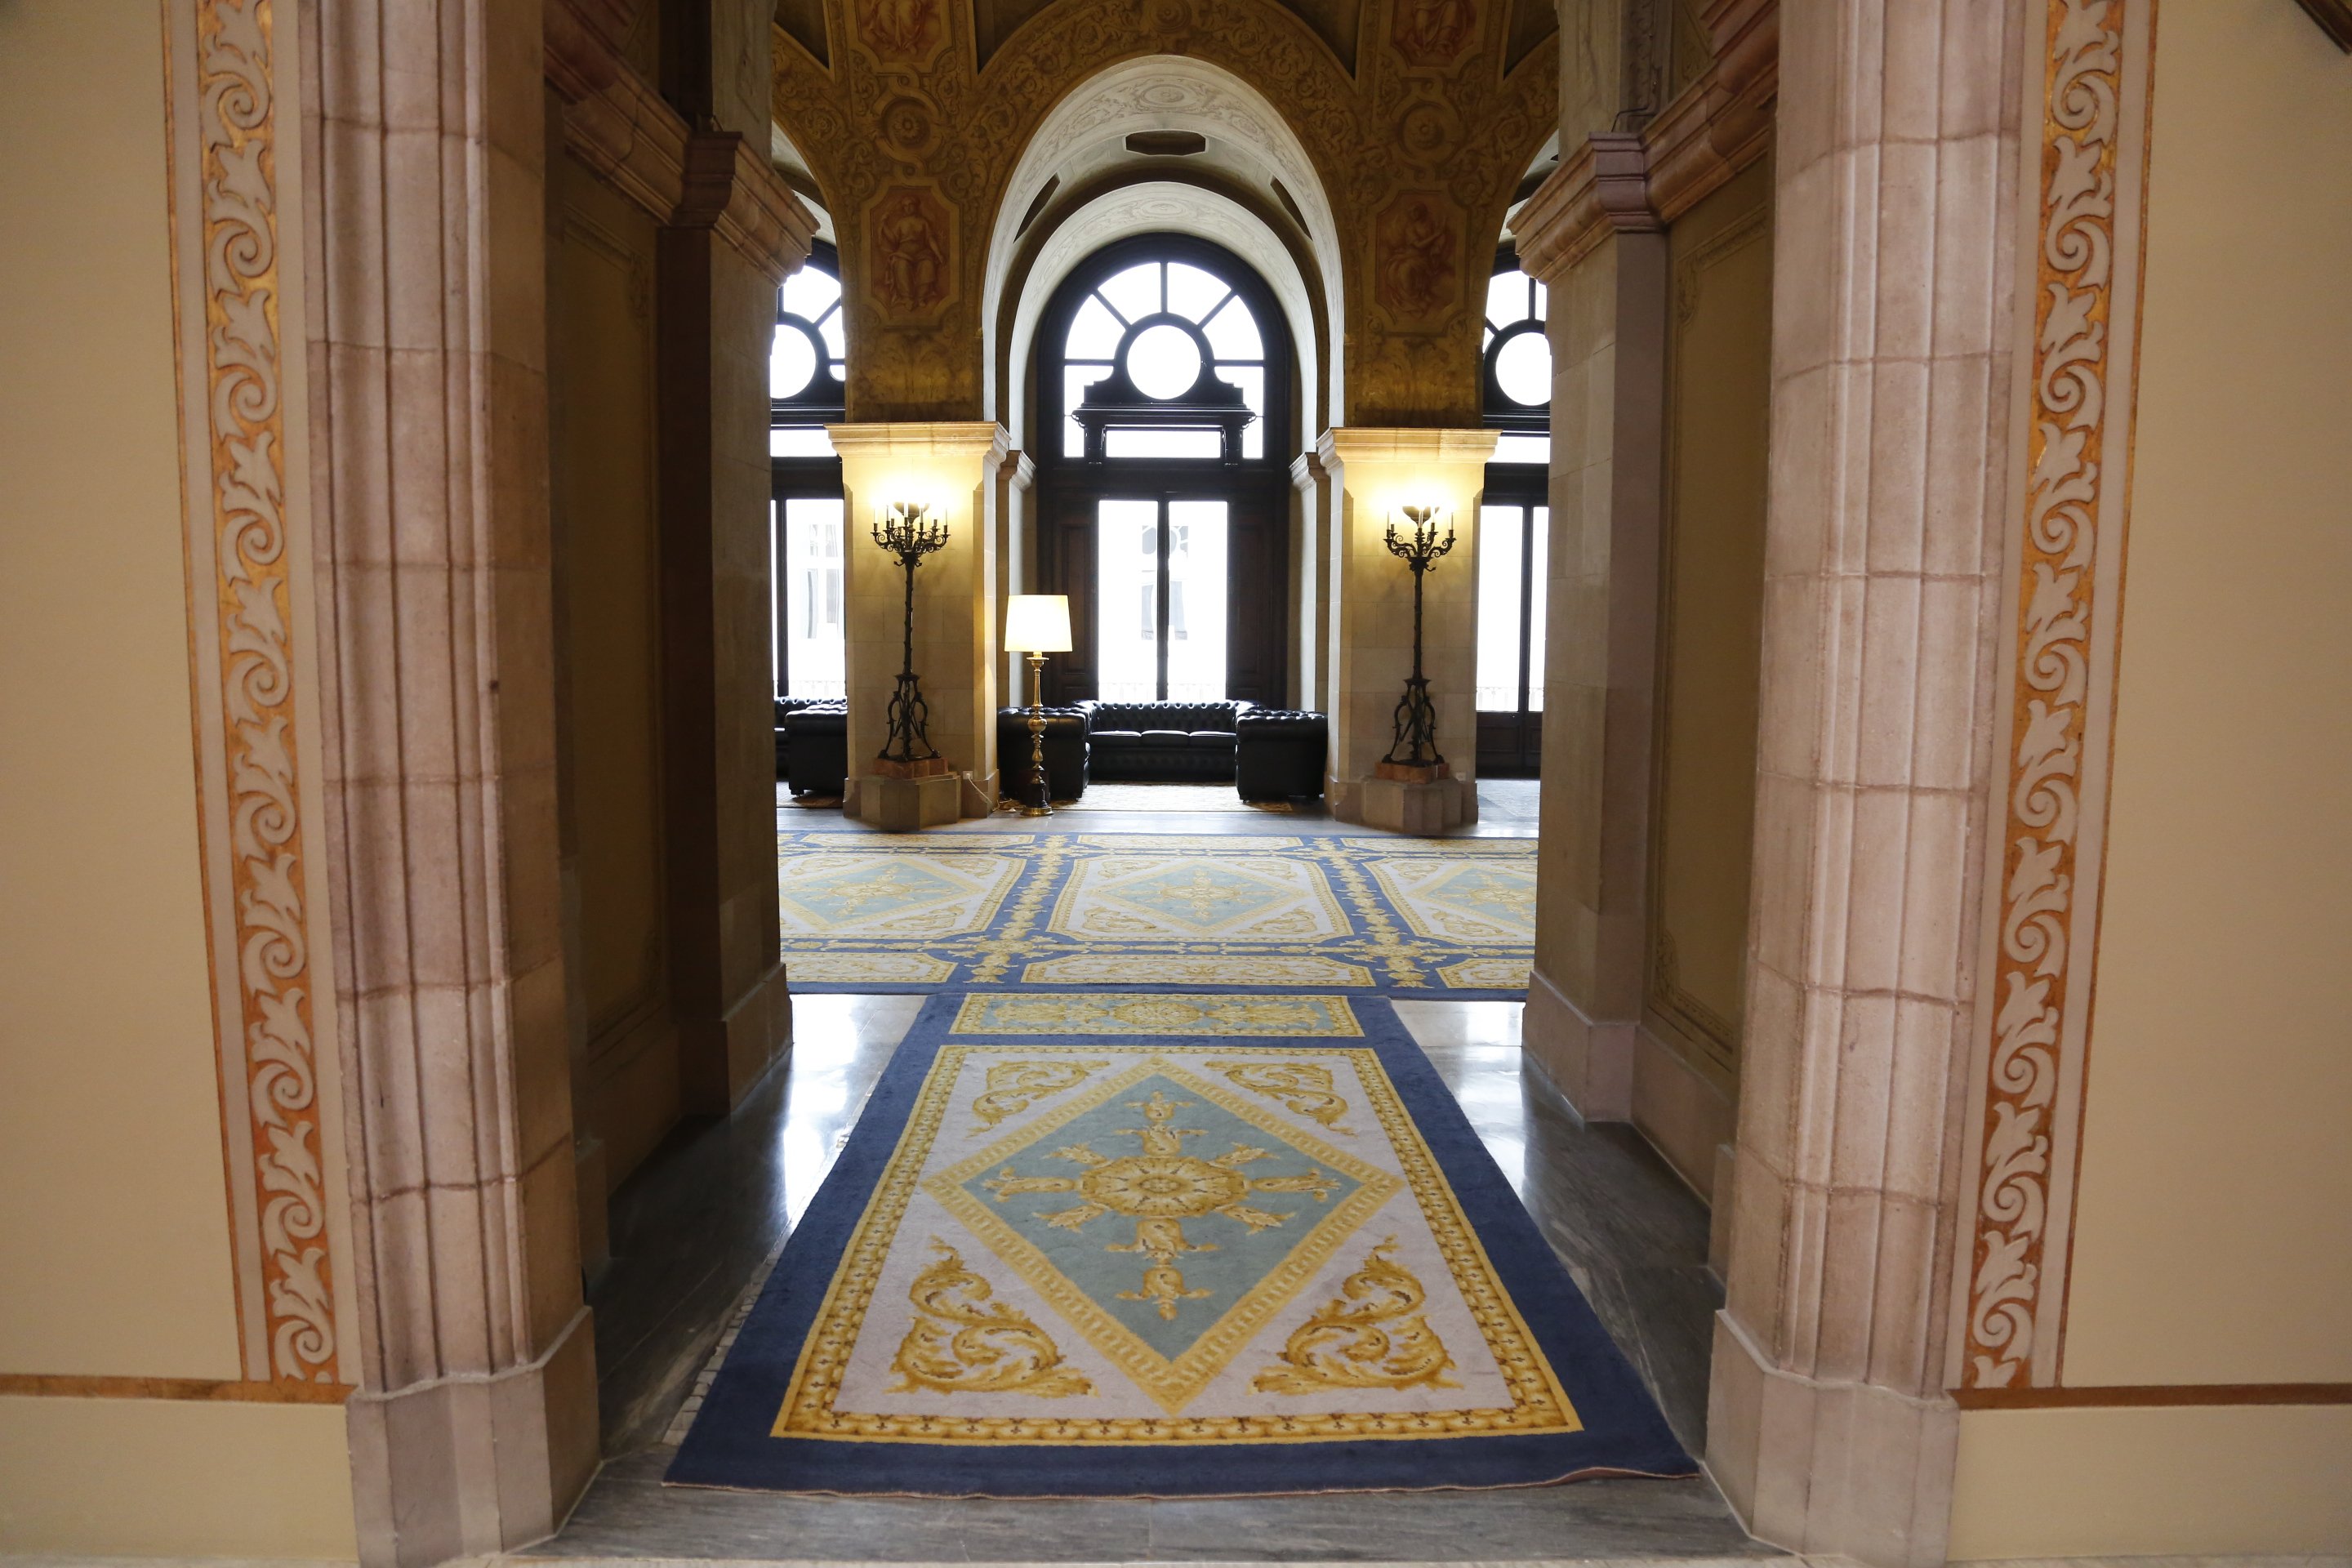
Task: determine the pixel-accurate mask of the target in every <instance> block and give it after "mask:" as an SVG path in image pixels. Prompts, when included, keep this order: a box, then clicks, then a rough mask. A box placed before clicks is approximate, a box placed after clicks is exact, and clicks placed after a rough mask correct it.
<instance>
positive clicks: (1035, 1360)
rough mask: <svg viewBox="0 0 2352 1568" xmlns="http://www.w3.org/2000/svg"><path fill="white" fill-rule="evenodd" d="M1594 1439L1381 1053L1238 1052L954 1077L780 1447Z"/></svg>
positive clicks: (905, 1170)
mask: <svg viewBox="0 0 2352 1568" xmlns="http://www.w3.org/2000/svg"><path fill="white" fill-rule="evenodd" d="M1327 1000H1328V1001H1330V1002H1337V1001H1339V998H1336V997H1335V998H1329V999H1327ZM966 1005H967V1006H969V1000H968V1001H967V1004H966ZM959 1021H960V1022H961V1020H959ZM974 1143H979V1144H980V1145H981V1146H980V1147H979V1148H977V1149H974V1148H973V1147H972V1145H973V1144H974ZM1577 1426H1578V1423H1577V1417H1576V1412H1575V1410H1574V1409H1573V1407H1572V1406H1571V1405H1570V1402H1569V1399H1568V1397H1567V1395H1566V1394H1565V1393H1563V1392H1562V1390H1561V1388H1560V1386H1559V1381H1558V1379H1557V1377H1556V1376H1555V1375H1554V1374H1553V1373H1552V1371H1551V1369H1550V1367H1549V1363H1547V1362H1546V1360H1545V1358H1544V1356H1543V1354H1542V1352H1540V1351H1539V1350H1538V1348H1537V1347H1536V1346H1535V1344H1534V1342H1532V1340H1531V1339H1530V1338H1529V1336H1528V1331H1527V1327H1526V1325H1525V1324H1524V1323H1523V1322H1522V1321H1520V1319H1519V1316H1518V1312H1517V1308H1516V1307H1515V1306H1514V1305H1513V1303H1512V1302H1511V1301H1510V1300H1509V1298H1508V1297H1507V1294H1506V1293H1505V1292H1504V1291H1503V1290H1502V1289H1500V1287H1499V1286H1498V1285H1497V1284H1496V1280H1495V1279H1494V1278H1493V1275H1492V1272H1491V1270H1490V1269H1489V1268H1487V1266H1486V1260H1485V1258H1484V1257H1483V1255H1482V1252H1481V1249H1480V1248H1479V1246H1478V1243H1477V1239H1476V1237H1475V1236H1474V1235H1473V1234H1472V1233H1471V1232H1470V1229H1469V1227H1468V1226H1467V1225H1466V1223H1465V1220H1464V1218H1463V1216H1462V1215H1461V1214H1460V1212H1459V1211H1458V1209H1457V1208H1456V1207H1455V1205H1454V1200H1453V1196H1452V1194H1451V1193H1450V1192H1449V1191H1448V1190H1447V1188H1446V1185H1445V1183H1444V1178H1443V1176H1442V1175H1441V1174H1440V1173H1439V1172H1438V1169H1437V1166H1436V1163H1435V1162H1434V1161H1433V1159H1432V1158H1431V1156H1430V1154H1429V1152H1428V1151H1427V1150H1426V1149H1425V1148H1424V1147H1423V1146H1422V1143H1421V1141H1420V1139H1419V1137H1418V1135H1417V1134H1416V1133H1415V1132H1414V1131H1413V1128H1412V1121H1411V1119H1410V1118H1409V1117H1407V1116H1406V1115H1405V1114H1404V1111H1403V1109H1402V1106H1401V1105H1400V1103H1399V1102H1398V1100H1397V1097H1396V1095H1395V1092H1394V1090H1393V1089H1391V1087H1390V1085H1389V1082H1388V1079H1387V1077H1386V1075H1385V1074H1384V1073H1382V1072H1381V1068H1380V1064H1379V1062H1378V1060H1377V1059H1376V1058H1375V1055H1374V1053H1373V1052H1371V1051H1370V1050H1367V1049H1364V1048H1361V1047H1348V1046H1330V1047H1317V1048H1308V1049H1301V1048H1300V1047H1297V1046H1295V1045H1286V1046H1281V1047H1271V1048H1263V1047H1262V1048H1261V1049H1260V1050H1257V1051H1252V1050H1251V1049H1250V1047H1249V1042H1247V1041H1235V1040H1221V1041H1219V1042H1218V1043H1216V1044H1215V1045H1206V1046H1187V1045H1181V1044H1172V1043H1166V1042H1162V1043H1157V1044H1153V1045H1150V1046H1137V1045H1119V1044H1109V1043H1105V1042H1099V1041H1097V1042H1089V1043H1088V1044H1087V1045H1085V1046H1083V1047H1055V1046H1047V1045H1041V1044H1037V1043H1031V1042H1023V1043H1018V1044H1013V1043H997V1042H990V1043H973V1044H969V1045H966V1044H954V1045H950V1046H948V1047H946V1048H944V1049H943V1050H941V1051H940V1054H939V1057H938V1059H937V1061H936V1063H935V1064H934V1065H933V1067H932V1068H931V1071H930V1074H929V1079H928V1081H927V1082H926V1083H925V1084H924V1086H923V1089H922V1093H921V1096H920V1098H919V1100H918V1101H917V1104H916V1107H915V1113H914V1116H913V1118H912V1120H911V1121H909V1123H908V1129H907V1132H906V1136H905V1139H904V1141H903V1142H902V1143H901V1145H900V1148H899V1150H898V1155H897V1157H896V1159H895V1160H894V1161H893V1162H892V1163H891V1167H890V1169H889V1171H888V1172H887V1173H886V1175H885V1176H884V1178H883V1181H882V1183H881V1184H880V1185H879V1186H878V1187H877V1189H876V1192H875V1194H874V1196H873V1199H872V1201H871V1203H870V1204H869V1205H868V1207H867V1209H866V1215H865V1216H864V1218H863V1219H862V1221H861V1222H860V1224H859V1226H858V1231H857V1235H856V1239H855V1240H854V1241H853V1242H852V1244H851V1247H850V1249H849V1254H848V1257H847V1258H845V1261H844V1266H843V1268H842V1270H841V1273H840V1275H839V1277H838V1278H837V1279H836V1280H835V1284H834V1288H833V1290H832V1292H831V1295H830V1298H829V1299H828V1300H827V1301H826V1303H825V1306H824V1310H823V1311H822V1313H821V1314H820V1316H819V1319H818V1321H817V1324H816V1328H815V1331H814V1333H813V1334H812V1335H811V1336H810V1340H809V1347H808V1350H807V1352H806V1353H805V1355H804V1356H803V1359H802V1363H801V1365H800V1366H799V1368H798V1369H797V1370H796V1373H795V1375H794V1377H793V1382H792V1385H791V1387H790V1389H789V1390H788V1391H787V1392H786V1394H785V1396H784V1398H783V1401H782V1407H781V1408H780V1409H779V1410H778V1412H777V1415H776V1421H775V1426H774V1432H775V1435H776V1436H794V1435H799V1434H803V1433H805V1434H809V1435H822V1436H834V1437H841V1436H855V1437H861V1438H865V1439H868V1440H874V1441H890V1440H893V1439H909V1438H911V1439H916V1440H919V1441H923V1442H941V1441H949V1442H954V1441H963V1442H973V1441H985V1442H995V1443H1002V1442H1052V1443H1071V1442H1082V1443H1118V1444H1131V1443H1154V1442H1182V1441H1186V1440H1188V1439H1197V1438H1200V1437H1204V1436H1217V1437H1220V1438H1223V1439H1227V1440H1232V1439H1235V1438H1247V1439H1255V1440H1258V1441H1272V1442H1286V1441H1291V1440H1294V1439H1297V1438H1300V1437H1304V1436H1318V1437H1325V1436H1339V1435H1345V1436H1351V1437H1377V1436H1428V1435H1430V1434H1433V1433H1444V1432H1468V1431H1481V1432H1490V1431H1525V1432H1548V1431H1549V1432H1572V1431H1575V1430H1576V1429H1577Z"/></svg>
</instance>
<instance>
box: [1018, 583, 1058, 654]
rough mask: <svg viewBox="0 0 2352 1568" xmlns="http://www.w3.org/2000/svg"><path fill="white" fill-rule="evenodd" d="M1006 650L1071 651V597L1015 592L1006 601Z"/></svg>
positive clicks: (1028, 651) (1024, 651)
mask: <svg viewBox="0 0 2352 1568" xmlns="http://www.w3.org/2000/svg"><path fill="white" fill-rule="evenodd" d="M1004 651H1005V652H1007V653H1067V652H1069V651H1070V601H1069V598H1068V597H1067V595H1062V594H1014V595H1012V596H1011V597H1009V598H1008V599H1006V600H1005V602H1004Z"/></svg>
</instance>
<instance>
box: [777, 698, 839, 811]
mask: <svg viewBox="0 0 2352 1568" xmlns="http://www.w3.org/2000/svg"><path fill="white" fill-rule="evenodd" d="M783 735H784V752H785V773H784V782H785V783H786V784H789V785H790V786H791V788H792V792H793V794H794V795H839V794H840V793H841V791H842V787H843V785H844V784H845V783H846V782H847V780H848V776H849V704H848V703H846V702H845V701H843V700H840V699H839V698H833V699H830V700H825V701H820V702H811V703H808V704H806V705H805V706H803V707H800V708H795V709H793V710H792V711H791V712H788V713H786V714H785V715H784V729H783Z"/></svg>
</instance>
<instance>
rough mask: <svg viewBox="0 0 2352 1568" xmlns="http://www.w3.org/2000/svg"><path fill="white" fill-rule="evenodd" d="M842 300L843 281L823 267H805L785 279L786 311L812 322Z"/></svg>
mask: <svg viewBox="0 0 2352 1568" xmlns="http://www.w3.org/2000/svg"><path fill="white" fill-rule="evenodd" d="M840 298H841V280H840V279H837V278H835V277H834V275H833V274H832V273H830V272H827V271H826V270H824V268H822V267H803V268H801V269H800V270H799V271H798V272H795V273H793V275H792V276H791V277H790V278H787V279H784V309H785V310H789V311H791V312H792V313H793V315H795V316H806V317H807V318H809V320H811V321H814V320H816V318H817V317H819V316H821V315H823V314H824V310H825V307H826V306H828V305H830V304H832V303H833V302H834V301H835V300H838V299H840Z"/></svg>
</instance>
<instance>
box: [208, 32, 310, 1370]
mask: <svg viewBox="0 0 2352 1568" xmlns="http://www.w3.org/2000/svg"><path fill="white" fill-rule="evenodd" d="M172 26H173V71H172V92H173V105H172V118H173V184H172V191H173V209H174V210H173V219H174V222H173V236H174V241H175V246H174V270H175V276H176V282H177V285H178V293H177V296H176V298H177V302H178V310H179V325H180V353H181V368H180V376H181V383H182V393H183V400H184V401H183V408H184V412H183V416H182V419H183V424H182V437H181V439H182V446H183V457H184V463H185V471H186V474H187V484H186V489H185V494H186V500H187V520H186V522H187V544H188V552H187V556H188V567H189V584H188V587H189V600H188V608H189V614H190V619H191V634H192V635H191V637H190V644H191V656H192V662H193V668H192V670H191V678H192V687H193V698H194V708H195V713H196V742H197V762H198V770H197V771H198V778H199V781H200V788H201V793H202V800H203V805H204V820H205V872H206V875H205V898H206V903H207V912H208V917H209V921H210V927H211V931H212V933H213V942H214V972H215V982H214V983H215V1004H216V1006H217V1008H218V1016H219V1024H218V1032H219V1038H218V1047H219V1052H220V1065H221V1085H222V1102H223V1110H224V1113H225V1118H224V1124H223V1131H224V1136H225V1138H226V1142H227V1149H226V1152H227V1156H228V1157H227V1168H228V1175H229V1182H230V1193H229V1207H230V1215H231V1231H232V1238H233V1241H234V1243H235V1246H236V1252H237V1261H238V1268H237V1270H236V1275H237V1283H238V1317H239V1326H240V1331H241V1338H242V1341H243V1344H244V1352H245V1362H246V1367H247V1377H248V1379H250V1380H252V1381H254V1382H256V1383H270V1384H339V1383H340V1382H341V1379H342V1370H341V1359H340V1335H339V1332H338V1323H337V1319H336V1302H335V1281H334V1269H333V1267H332V1264H331V1241H330V1237H329V1231H328V1213H329V1203H328V1193H327V1182H328V1176H327V1171H328V1162H329V1159H330V1158H331V1134H330V1131H329V1130H328V1129H327V1128H326V1127H325V1126H324V1124H323V1120H322V1110H321V1103H320V1100H321V1096H320V1054H319V1044H318V1037H317V1032H316V1029H315V1027H314V1025H315V1019H314V1014H313V996H314V994H315V992H316V989H317V985H318V980H317V977H316V971H315V969H314V966H313V963H312V959H313V951H312V930H313V928H312V910H311V909H310V889H309V881H308V879H309V875H310V866H309V862H308V858H307V857H308V853H309V850H308V843H307V830H308V826H309V825H308V824H307V823H306V819H305V815H304V813H305V804H306V803H305V801H304V798H303V794H302V766H301V763H300V760H299V758H300V747H299V744H298V740H297V735H298V730H299V721H298V714H297V708H296V698H297V691H296V679H297V666H298V659H297V650H296V647H295V645H294V640H293V628H294V627H295V626H297V625H299V624H302V622H301V618H300V616H299V614H298V605H299V603H300V599H299V595H298V592H297V585H296V584H295V582H294V580H293V575H292V563H291V559H290V556H289V551H290V549H291V545H292V541H291V537H290V535H291V525H290V523H289V518H288V511H287V507H288V500H287V486H286V479H287V469H288V466H289V455H288V443H289V432H288V429H287V421H286V402H287V388H286V378H287V373H288V367H287V365H286V363H285V355H284V340H283V337H282V331H283V325H284V323H283V321H282V319H281V317H282V312H283V310H284V309H285V301H286V298H287V292H288V290H287V288H286V286H285V281H284V279H282V278H281V275H280V264H281V259H282V253H281V249H280V233H279V224H280V219H281V213H282V209H281V203H280V197H279V192H280V182H281V176H282V171H283V170H284V168H285V166H286V164H287V162H288V161H289V158H290V156H291V152H290V148H289V141H290V140H291V139H290V138H288V137H287V136H286V135H285V134H284V129H285V127H284V122H283V120H282V117H281V115H280V113H279V101H278V38H279V32H278V17H277V16H276V14H275V7H274V5H273V0H195V4H194V6H193V7H192V8H191V11H190V12H189V13H184V14H183V15H181V16H175V17H174V18H173V24H172Z"/></svg>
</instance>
